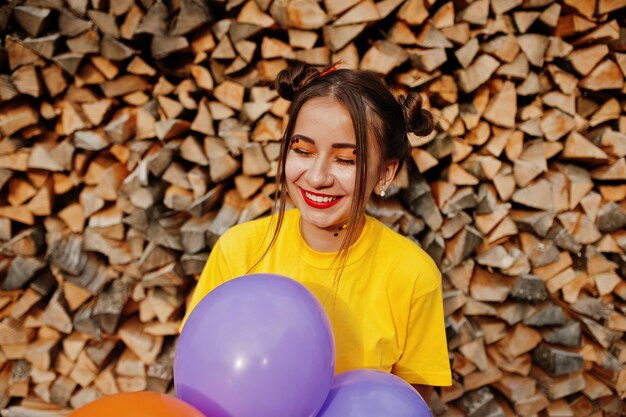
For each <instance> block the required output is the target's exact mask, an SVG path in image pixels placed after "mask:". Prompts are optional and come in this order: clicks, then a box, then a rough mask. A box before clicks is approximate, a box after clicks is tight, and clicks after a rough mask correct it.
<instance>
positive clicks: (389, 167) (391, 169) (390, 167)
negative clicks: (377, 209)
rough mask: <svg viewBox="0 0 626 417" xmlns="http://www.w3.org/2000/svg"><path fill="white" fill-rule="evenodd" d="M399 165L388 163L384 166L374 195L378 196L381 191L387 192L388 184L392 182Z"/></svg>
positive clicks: (395, 162)
mask: <svg viewBox="0 0 626 417" xmlns="http://www.w3.org/2000/svg"><path fill="white" fill-rule="evenodd" d="M399 165H400V163H399V161H397V160H394V161H389V162H387V164H386V165H385V169H383V172H381V174H380V177H379V179H378V182H377V183H376V187H375V191H374V192H375V193H376V194H379V195H380V192H381V191H385V192H386V191H387V188H389V184H391V182H392V181H393V179H394V177H395V176H396V172H397V171H398V166H399Z"/></svg>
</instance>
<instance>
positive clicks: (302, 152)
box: [291, 148, 356, 165]
mask: <svg viewBox="0 0 626 417" xmlns="http://www.w3.org/2000/svg"><path fill="white" fill-rule="evenodd" d="M291 150H292V151H294V152H295V153H297V154H298V155H302V156H309V155H311V152H307V151H305V150H303V149H299V148H291ZM335 161H336V162H338V163H340V164H343V165H354V164H356V161H354V160H352V159H342V158H336V159H335Z"/></svg>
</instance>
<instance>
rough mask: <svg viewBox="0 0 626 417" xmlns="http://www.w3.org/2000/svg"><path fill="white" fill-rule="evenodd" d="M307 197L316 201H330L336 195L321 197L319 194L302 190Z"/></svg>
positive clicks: (334, 198)
mask: <svg viewBox="0 0 626 417" xmlns="http://www.w3.org/2000/svg"><path fill="white" fill-rule="evenodd" d="M304 194H305V195H306V197H307V198H308V199H311V200H313V201H315V202H316V203H329V202H331V201H334V200H336V199H337V198H338V197H322V196H319V195H313V194H311V193H307V192H306V191H305V192H304Z"/></svg>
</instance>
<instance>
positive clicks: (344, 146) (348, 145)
mask: <svg viewBox="0 0 626 417" xmlns="http://www.w3.org/2000/svg"><path fill="white" fill-rule="evenodd" d="M291 139H292V140H293V139H300V140H303V141H305V142H308V143H310V144H312V145H315V141H314V140H313V139H311V138H310V137H308V136H304V135H293V136H292V137H291ZM332 147H333V148H335V149H356V145H355V144H353V143H333V144H332Z"/></svg>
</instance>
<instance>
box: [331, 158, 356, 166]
mask: <svg viewBox="0 0 626 417" xmlns="http://www.w3.org/2000/svg"><path fill="white" fill-rule="evenodd" d="M335 161H337V162H339V163H340V164H344V165H354V164H355V163H356V161H355V160H354V159H343V158H337V159H335Z"/></svg>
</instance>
